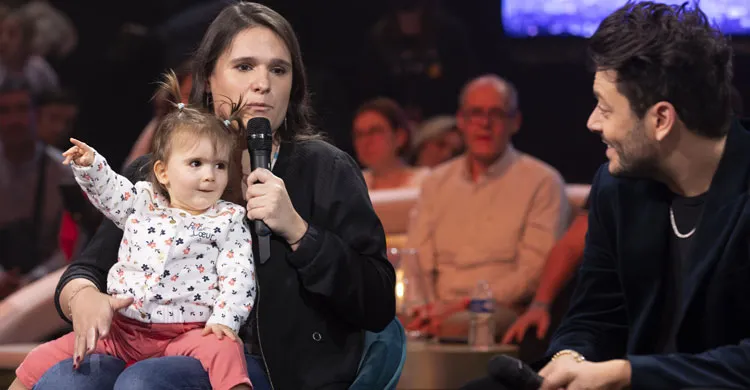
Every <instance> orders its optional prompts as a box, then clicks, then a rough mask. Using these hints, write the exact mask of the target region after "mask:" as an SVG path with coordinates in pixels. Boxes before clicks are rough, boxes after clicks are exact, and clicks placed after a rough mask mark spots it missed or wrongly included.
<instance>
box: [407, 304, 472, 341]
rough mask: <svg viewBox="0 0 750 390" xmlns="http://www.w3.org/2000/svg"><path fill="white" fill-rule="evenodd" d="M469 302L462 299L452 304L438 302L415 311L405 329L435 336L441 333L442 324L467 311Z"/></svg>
mask: <svg viewBox="0 0 750 390" xmlns="http://www.w3.org/2000/svg"><path fill="white" fill-rule="evenodd" d="M467 305H468V300H466V299H461V300H456V301H451V302H436V303H428V304H426V305H423V306H420V307H417V308H415V309H414V313H413V314H412V316H411V318H409V319H407V321H406V325H405V326H404V328H405V329H406V330H409V331H420V332H422V333H424V334H429V335H435V336H437V335H438V333H439V329H440V325H441V324H442V322H443V321H444V320H445V319H446V318H448V317H450V316H452V315H454V314H456V313H458V312H461V311H464V310H466V307H467Z"/></svg>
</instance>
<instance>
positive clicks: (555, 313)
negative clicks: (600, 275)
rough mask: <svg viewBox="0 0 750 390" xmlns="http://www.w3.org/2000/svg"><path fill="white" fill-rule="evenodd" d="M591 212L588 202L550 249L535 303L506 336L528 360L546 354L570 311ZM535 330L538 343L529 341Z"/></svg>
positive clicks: (535, 296) (522, 356)
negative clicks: (550, 341) (517, 344)
mask: <svg viewBox="0 0 750 390" xmlns="http://www.w3.org/2000/svg"><path fill="white" fill-rule="evenodd" d="M587 209H588V201H587V202H586V205H585V206H584V209H583V210H582V211H581V212H580V213H578V215H576V217H575V219H574V220H573V222H572V223H571V225H570V227H569V228H568V231H567V232H566V233H565V235H564V236H563V237H562V238H561V239H560V240H559V241H557V243H556V244H555V246H554V247H552V250H550V252H549V256H548V257H547V261H546V263H545V264H544V271H543V272H542V277H541V279H540V280H539V287H537V289H536V293H535V294H534V300H533V301H532V302H531V304H530V305H529V307H528V308H527V309H526V311H525V312H524V313H523V314H522V315H521V316H520V317H518V319H516V321H515V322H514V323H513V325H511V327H510V329H508V331H507V332H505V335H504V336H503V340H502V343H503V344H511V343H513V342H517V343H521V351H520V355H521V356H520V357H521V358H522V359H523V360H525V361H534V360H536V359H539V358H541V357H542V356H543V355H544V352H545V351H546V350H547V346H548V344H549V335H550V333H551V332H552V331H554V330H555V329H556V328H557V326H558V325H559V324H560V321H561V320H562V317H563V315H564V314H565V312H566V311H567V309H568V306H569V304H570V296H571V295H572V290H573V289H572V283H571V279H573V276H574V275H575V270H576V269H578V265H579V264H580V263H581V260H582V259H583V248H584V247H585V244H586V231H587V230H588V226H589V223H588V211H587ZM531 329H535V330H536V332H534V335H535V336H536V339H537V340H538V341H537V342H528V341H527V340H528V334H529V333H528V332H529V331H530V330H531ZM532 341H533V340H532ZM529 347H531V348H529ZM529 349H531V350H529Z"/></svg>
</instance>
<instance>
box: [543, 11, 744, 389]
mask: <svg viewBox="0 0 750 390" xmlns="http://www.w3.org/2000/svg"><path fill="white" fill-rule="evenodd" d="M590 50H591V54H592V59H593V62H594V64H595V66H596V77H595V80H594V95H595V96H596V98H597V101H598V103H597V106H596V108H595V109H594V112H593V113H592V114H591V117H590V118H589V122H588V127H589V128H590V129H591V131H593V132H595V133H597V134H599V135H600V136H601V137H602V140H603V141H604V143H605V144H607V152H606V154H607V157H608V159H609V164H607V165H605V166H603V167H602V168H601V169H600V170H599V172H598V173H597V174H596V177H595V179H594V183H593V186H592V189H591V195H590V201H591V208H590V211H589V230H588V235H587V238H586V249H585V252H584V259H583V263H582V264H581V267H580V269H579V274H578V285H577V288H576V292H575V294H574V297H573V303H572V305H571V307H570V310H569V312H568V313H567V315H566V318H565V319H564V320H563V323H562V325H561V326H560V328H559V329H558V331H557V333H556V334H555V336H554V337H553V340H552V342H551V345H550V349H549V351H548V356H547V359H546V361H548V362H549V363H547V365H546V366H545V367H544V368H543V369H542V370H541V371H540V375H542V376H543V377H544V378H545V382H544V385H543V386H542V388H543V389H558V388H567V389H578V388H587V389H600V388H606V389H613V388H624V387H632V388H653V389H677V388H688V387H714V388H718V387H723V388H748V387H750V374H748V373H749V372H750V371H748V368H750V341H749V340H750V309H749V308H748V306H747V303H746V301H745V299H746V297H747V296H748V294H749V293H750V269H749V268H748V255H750V253H749V251H748V249H749V247H748V237H749V236H750V203H748V185H749V184H750V153H748V150H750V134H748V132H747V131H746V130H745V129H744V128H742V126H741V125H739V123H737V122H736V121H734V120H733V119H732V114H731V112H732V109H731V105H730V88H731V80H732V63H731V57H732V52H731V48H730V47H729V45H728V43H727V42H726V40H725V39H724V38H723V37H722V36H721V33H719V32H718V31H716V30H715V29H714V28H712V27H711V26H710V24H709V21H708V20H707V18H706V16H705V15H704V14H703V13H702V12H701V11H700V10H699V9H698V8H697V7H696V8H693V9H691V8H689V7H687V6H686V5H683V6H667V5H663V4H654V3H648V2H646V3H639V4H633V3H628V4H626V5H625V6H623V7H622V8H620V9H619V10H617V11H615V12H614V13H613V14H612V15H610V16H609V17H607V18H606V19H605V20H604V21H603V22H602V24H601V25H600V26H599V29H598V30H597V32H596V33H595V34H594V35H593V37H592V38H591V42H590Z"/></svg>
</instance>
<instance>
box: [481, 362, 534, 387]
mask: <svg viewBox="0 0 750 390" xmlns="http://www.w3.org/2000/svg"><path fill="white" fill-rule="evenodd" d="M487 371H488V373H489V374H490V377H492V378H493V379H495V380H497V381H499V382H501V383H503V384H505V385H506V386H508V388H509V389H517V390H539V388H540V387H542V382H544V378H542V377H541V376H539V374H537V373H536V372H535V371H534V370H532V369H531V367H529V366H527V365H526V364H524V363H523V362H522V361H520V360H518V359H516V358H513V357H510V356H507V355H498V356H495V357H493V358H492V359H491V360H490V362H489V363H488V364H487Z"/></svg>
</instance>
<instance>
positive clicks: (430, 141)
mask: <svg viewBox="0 0 750 390" xmlns="http://www.w3.org/2000/svg"><path fill="white" fill-rule="evenodd" d="M412 150H413V156H414V157H413V159H414V165H416V166H418V167H428V168H434V167H436V166H438V165H440V164H442V163H444V162H446V161H448V160H450V159H452V158H453V157H456V156H458V155H460V154H462V153H463V152H464V141H463V139H462V138H461V134H460V133H459V132H458V128H457V127H456V118H455V117H454V116H448V115H441V116H436V117H433V118H430V119H428V120H426V121H425V122H423V123H422V124H421V125H420V126H419V129H417V132H416V133H415V134H414V140H413V141H412Z"/></svg>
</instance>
